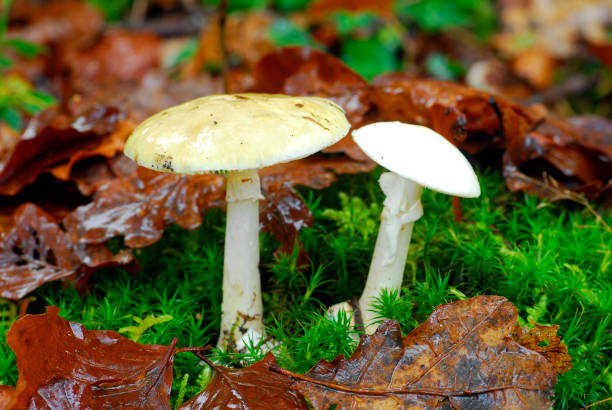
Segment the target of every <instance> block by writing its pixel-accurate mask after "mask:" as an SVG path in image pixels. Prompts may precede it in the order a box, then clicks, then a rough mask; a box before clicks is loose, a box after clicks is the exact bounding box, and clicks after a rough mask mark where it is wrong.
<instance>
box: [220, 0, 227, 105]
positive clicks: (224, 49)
mask: <svg viewBox="0 0 612 410" xmlns="http://www.w3.org/2000/svg"><path fill="white" fill-rule="evenodd" d="M226 20H227V0H221V1H220V2H219V30H220V31H221V34H220V36H219V42H220V45H221V75H222V76H223V92H224V93H226V94H227V91H228V90H229V79H228V61H227V60H228V58H227V44H226V41H225V22H226Z"/></svg>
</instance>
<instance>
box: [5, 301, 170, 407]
mask: <svg viewBox="0 0 612 410" xmlns="http://www.w3.org/2000/svg"><path fill="white" fill-rule="evenodd" d="M58 313H59V309H58V308H57V307H54V306H50V307H47V312H46V313H44V314H42V315H26V316H24V317H22V318H21V319H19V320H17V321H16V322H15V323H13V325H12V326H11V328H10V329H9V332H8V334H7V341H8V345H9V346H10V347H11V349H13V351H14V352H15V354H16V356H17V368H18V370H19V379H18V380H17V387H16V389H15V390H14V392H13V393H12V394H13V395H12V398H11V401H10V403H9V405H8V409H23V408H36V409H58V408H96V409H101V408H144V409H170V387H171V385H172V363H173V353H174V345H175V343H176V342H174V343H173V345H171V346H170V347H168V346H159V345H140V344H138V343H135V342H132V341H130V340H128V339H126V338H125V337H123V336H121V335H119V334H118V333H116V332H112V331H102V330H101V331H89V330H87V329H85V327H84V326H83V325H81V324H79V323H74V322H69V321H68V320H66V319H63V318H61V317H59V316H58ZM41 329H44V332H41V331H40V330H41ZM0 398H2V396H1V395H0Z"/></svg>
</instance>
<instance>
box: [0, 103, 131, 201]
mask: <svg viewBox="0 0 612 410" xmlns="http://www.w3.org/2000/svg"><path fill="white" fill-rule="evenodd" d="M120 118H121V116H120V114H119V111H118V110H117V109H116V108H112V107H107V106H97V107H94V108H93V109H92V110H89V111H87V112H85V113H83V114H77V115H70V114H64V113H59V112H57V111H55V110H48V111H45V112H43V113H41V114H40V115H38V116H36V117H34V118H33V119H32V121H30V123H29V124H28V126H27V127H26V129H25V130H24V131H23V134H22V136H21V138H20V139H19V141H18V142H17V144H16V145H15V147H14V148H13V150H12V151H11V154H10V155H9V156H8V157H7V158H5V159H4V161H3V162H2V163H1V164H0V195H15V194H16V193H18V192H19V191H20V190H21V189H23V187H25V186H26V185H28V184H31V183H33V182H34V181H35V180H36V179H37V178H38V176H39V175H40V174H41V173H43V172H45V171H47V172H55V173H56V174H57V175H59V176H62V177H66V174H67V173H69V170H70V169H71V168H72V166H73V165H74V163H75V161H76V160H77V159H83V158H87V157H91V156H96V155H102V156H104V155H107V156H110V157H112V156H113V155H114V154H115V152H117V151H121V149H122V147H123V141H122V140H123V139H124V138H125V135H126V132H129V131H128V129H129V128H130V126H129V125H128V124H125V123H124V124H122V125H121V126H120V127H118V128H117V122H118V121H119V120H120ZM115 131H117V132H115ZM72 158H75V159H72ZM62 166H63V167H64V168H62ZM54 167H58V168H56V169H55V171H54Z"/></svg>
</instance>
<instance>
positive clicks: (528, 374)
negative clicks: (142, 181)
mask: <svg viewBox="0 0 612 410" xmlns="http://www.w3.org/2000/svg"><path fill="white" fill-rule="evenodd" d="M516 318H517V313H516V308H515V307H514V306H513V305H512V304H511V303H510V302H508V301H507V300H506V299H504V298H502V297H496V296H480V297H476V298H473V299H468V300H464V301H459V302H455V303H452V304H447V305H443V306H440V307H439V308H438V309H436V311H434V313H433V314H432V315H431V317H430V318H429V320H428V321H427V322H425V323H423V324H422V325H421V326H419V327H417V328H416V329H415V330H413V331H412V332H411V333H409V334H408V335H407V336H406V337H404V338H402V336H401V332H400V329H399V325H398V324H397V323H395V322H393V321H386V322H383V324H382V325H381V327H380V328H379V329H378V331H377V332H376V333H375V334H374V335H368V336H364V337H363V338H362V340H361V343H360V345H359V346H358V347H357V349H356V350H355V352H354V353H353V355H352V356H351V357H350V358H347V359H345V358H344V357H342V356H339V357H338V358H336V359H335V360H334V361H333V362H326V361H321V362H320V363H318V364H317V365H316V366H315V367H313V369H311V370H310V371H309V372H308V373H307V374H306V375H304V376H301V375H298V374H292V373H291V372H288V371H286V370H283V369H281V368H279V367H278V366H277V365H276V360H275V359H274V356H273V355H272V353H268V354H267V355H266V356H265V358H263V359H262V360H261V361H259V362H257V363H255V364H254V365H252V366H249V367H246V368H243V369H229V368H224V367H223V366H218V365H215V364H214V363H213V362H211V361H210V360H209V359H207V358H206V357H205V356H203V352H205V351H206V349H205V348H183V349H179V350H175V344H176V342H174V343H173V344H172V345H171V346H156V345H139V344H137V343H135V342H132V341H130V340H128V339H126V338H125V337H123V336H121V335H119V334H117V333H115V332H109V331H88V330H86V329H84V327H83V326H82V325H81V324H78V323H74V322H69V321H67V320H65V319H62V318H61V317H59V316H58V309H57V308H56V307H48V308H47V312H46V313H45V314H42V315H26V316H24V317H22V318H21V319H19V320H18V321H17V322H15V324H14V325H13V326H12V327H11V330H10V331H9V333H8V335H7V337H8V343H9V345H10V346H11V347H12V348H13V349H14V350H15V352H16V354H17V365H18V367H19V370H20V372H19V373H20V378H19V380H18V381H17V387H16V388H15V389H14V390H13V389H12V388H6V389H4V390H2V394H3V396H0V399H2V400H3V403H8V404H7V406H8V408H20V407H25V406H31V405H34V406H36V407H37V408H61V407H74V406H79V407H105V406H111V407H117V406H119V407H129V408H132V407H134V408H159V409H169V408H170V386H171V384H172V363H173V356H174V355H175V354H177V353H178V352H181V351H182V352H183V353H187V352H194V353H195V354H196V355H198V356H199V357H201V358H202V359H203V360H205V361H206V362H207V363H209V365H210V366H212V367H213V368H214V369H215V370H216V374H215V376H214V378H213V379H212V380H211V382H210V384H209V385H208V386H207V387H206V389H205V390H204V391H202V392H201V393H200V394H198V395H197V396H196V397H193V398H192V399H190V400H188V401H187V402H185V403H184V404H183V406H182V407H181V409H203V408H226V407H235V408H252V409H260V408H262V409H263V408H267V407H269V406H270V405H271V403H275V404H274V405H275V406H281V407H283V408H296V409H306V408H308V406H307V404H306V401H305V400H304V397H303V396H302V395H305V396H306V397H308V399H309V401H310V403H311V404H312V405H313V406H314V407H315V408H328V407H329V406H330V405H332V404H336V405H338V406H339V407H340V408H354V407H357V408H372V407H376V408H405V407H406V406H412V407H413V408H432V407H436V406H437V405H438V404H440V403H443V402H445V401H450V403H451V404H452V405H453V407H456V408H474V407H475V406H479V407H486V408H499V407H502V408H503V407H516V408H543V407H548V406H549V405H550V404H551V402H550V395H551V394H552V386H553V385H554V383H555V381H556V376H555V370H554V369H555V368H558V367H559V366H560V363H563V362H567V361H568V360H569V356H568V355H567V352H565V353H564V354H563V353H562V354H560V355H558V356H554V357H553V361H550V362H549V361H548V359H547V358H546V357H545V356H542V355H540V354H538V353H536V352H534V351H531V350H528V349H526V348H524V347H523V346H521V345H520V344H518V343H517V342H516V341H514V340H513V339H512V337H511V331H512V328H513V326H514V324H515V322H516ZM43 326H44V327H45V329H47V332H46V333H45V334H41V333H40V332H39V328H40V327H43ZM32 350H34V351H35V352H38V354H39V355H41V356H35V355H32V353H31V351H32ZM126 359H127V360H126ZM563 370H564V371H565V370H567V369H563Z"/></svg>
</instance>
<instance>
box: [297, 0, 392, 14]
mask: <svg viewBox="0 0 612 410" xmlns="http://www.w3.org/2000/svg"><path fill="white" fill-rule="evenodd" d="M393 7H394V2H393V1H392V0H377V1H370V0H315V1H313V2H312V3H310V5H309V6H308V14H309V15H310V16H311V17H313V18H318V17H321V16H323V15H327V14H330V13H333V12H336V11H339V10H344V11H350V12H353V13H359V12H366V11H370V12H374V13H377V14H380V15H383V16H390V15H392V14H393Z"/></svg>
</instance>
